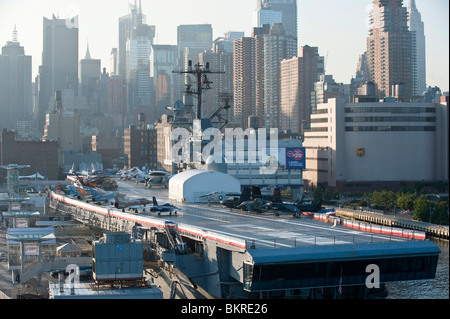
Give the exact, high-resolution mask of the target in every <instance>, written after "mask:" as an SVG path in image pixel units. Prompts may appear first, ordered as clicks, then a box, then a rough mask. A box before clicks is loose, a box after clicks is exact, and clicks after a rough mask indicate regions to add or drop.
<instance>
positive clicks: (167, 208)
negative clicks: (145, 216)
mask: <svg viewBox="0 0 450 319" xmlns="http://www.w3.org/2000/svg"><path fill="white" fill-rule="evenodd" d="M179 210H180V209H179V208H178V207H175V206H173V205H170V204H169V203H167V204H163V205H158V201H157V200H156V197H154V196H153V207H151V208H150V211H151V212H156V213H158V215H161V213H165V212H168V213H169V215H172V213H175V215H177V211H179Z"/></svg>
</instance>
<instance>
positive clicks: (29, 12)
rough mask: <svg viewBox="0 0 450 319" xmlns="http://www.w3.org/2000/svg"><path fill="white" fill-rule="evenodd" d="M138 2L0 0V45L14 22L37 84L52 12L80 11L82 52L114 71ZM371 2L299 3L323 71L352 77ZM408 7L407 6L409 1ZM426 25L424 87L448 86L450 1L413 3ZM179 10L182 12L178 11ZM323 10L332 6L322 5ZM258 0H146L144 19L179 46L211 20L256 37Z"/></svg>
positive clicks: (340, 78)
mask: <svg viewBox="0 0 450 319" xmlns="http://www.w3.org/2000/svg"><path fill="white" fill-rule="evenodd" d="M133 2H134V0H129V1H125V0H121V1H115V2H114V5H111V2H109V1H108V2H107V1H105V0H96V1H94V2H92V1H90V2H88V1H86V0H79V1H73V0H72V1H66V0H58V1H57V0H45V1H31V0H23V1H20V2H19V1H12V0H0V12H1V16H0V17H1V19H0V44H1V46H4V45H5V44H6V42H7V41H11V40H12V31H13V30H14V26H15V25H16V28H17V31H18V34H19V36H18V40H19V42H20V44H21V46H24V48H25V54H26V55H31V56H32V57H33V61H32V63H33V70H32V73H33V81H34V77H35V76H36V74H37V70H38V68H39V66H40V65H41V64H42V59H41V55H42V21H43V17H46V18H50V19H51V17H52V15H53V14H55V15H56V16H59V18H67V17H68V16H70V15H74V14H79V56H80V57H83V56H84V54H85V52H86V47H87V45H88V43H89V50H90V53H91V56H92V58H95V59H101V60H102V68H103V67H106V70H107V72H110V71H111V70H110V63H109V56H110V52H111V49H112V48H117V47H118V21H119V17H121V16H124V15H126V14H128V13H129V5H128V4H129V3H133ZM372 2H373V1H372V0H342V1H333V0H298V2H297V6H298V37H299V47H300V46H304V45H309V46H317V47H318V48H319V54H320V55H321V56H324V57H325V58H326V73H327V74H331V75H333V76H334V78H335V80H336V81H337V82H343V83H349V82H350V79H351V78H352V77H354V76H355V71H356V65H357V62H358V57H359V55H360V54H361V53H363V52H365V51H366V39H367V35H368V22H367V21H368V16H369V10H370V8H371V6H372ZM403 5H404V6H405V7H408V6H409V0H404V1H403ZM416 6H417V8H418V10H419V12H420V13H421V15H422V21H423V22H424V24H425V36H426V52H427V86H432V87H434V86H438V87H440V88H441V90H442V91H444V92H445V91H449V72H448V69H449V41H448V40H449V19H448V17H449V14H448V8H449V3H448V1H447V0H429V1H425V0H416ZM174 8H177V10H174ZM324 8H327V9H326V10H324ZM255 9H256V1H255V0H241V1H238V0H229V1H219V0H193V1H191V2H187V1H183V0H169V1H164V2H161V3H160V2H158V1H156V0H143V1H142V10H143V13H144V14H145V15H146V16H147V23H148V24H149V25H154V26H155V27H156V37H155V43H156V44H172V45H174V44H176V41H177V39H176V37H177V32H176V30H177V26H178V25H183V24H205V23H206V24H211V25H212V28H213V39H216V38H218V37H220V36H223V35H224V34H225V33H226V32H228V31H243V32H245V36H251V32H252V28H253V26H254V21H253V16H254V12H255Z"/></svg>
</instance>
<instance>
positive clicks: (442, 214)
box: [431, 202, 448, 225]
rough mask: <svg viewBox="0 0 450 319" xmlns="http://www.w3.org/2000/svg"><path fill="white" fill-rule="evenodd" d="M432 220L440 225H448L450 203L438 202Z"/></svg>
mask: <svg viewBox="0 0 450 319" xmlns="http://www.w3.org/2000/svg"><path fill="white" fill-rule="evenodd" d="M431 222H432V223H433V224H438V225H448V205H447V203H446V202H438V203H436V205H434V208H433V209H432V213H431Z"/></svg>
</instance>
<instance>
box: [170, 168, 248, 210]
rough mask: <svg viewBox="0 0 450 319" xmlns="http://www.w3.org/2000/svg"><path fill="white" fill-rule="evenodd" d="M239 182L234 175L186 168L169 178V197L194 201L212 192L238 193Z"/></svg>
mask: <svg viewBox="0 0 450 319" xmlns="http://www.w3.org/2000/svg"><path fill="white" fill-rule="evenodd" d="M240 191H241V183H240V182H239V181H238V180H237V179H236V178H234V177H232V176H230V175H228V174H224V173H220V172H215V171H207V170H200V169H193V170H188V171H185V172H182V173H179V174H177V175H175V176H173V177H172V178H171V179H170V180H169V199H170V200H174V201H178V202H187V203H195V202H200V201H204V200H201V199H200V198H199V197H200V196H204V195H207V194H210V193H213V192H223V193H224V194H226V193H239V192H240Z"/></svg>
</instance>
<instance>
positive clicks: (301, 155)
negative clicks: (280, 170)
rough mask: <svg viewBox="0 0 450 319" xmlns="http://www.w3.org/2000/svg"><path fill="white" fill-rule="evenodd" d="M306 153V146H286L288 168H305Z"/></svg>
mask: <svg viewBox="0 0 450 319" xmlns="http://www.w3.org/2000/svg"><path fill="white" fill-rule="evenodd" d="M305 154H306V153H305V148H304V147H289V148H286V169H305V166H306V156H305Z"/></svg>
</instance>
